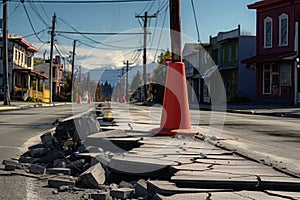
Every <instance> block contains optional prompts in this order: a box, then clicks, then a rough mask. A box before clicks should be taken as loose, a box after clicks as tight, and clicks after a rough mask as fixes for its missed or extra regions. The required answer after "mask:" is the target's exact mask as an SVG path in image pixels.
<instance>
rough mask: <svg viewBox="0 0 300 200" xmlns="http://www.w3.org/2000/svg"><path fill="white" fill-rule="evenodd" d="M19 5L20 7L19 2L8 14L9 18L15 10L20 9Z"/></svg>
mask: <svg viewBox="0 0 300 200" xmlns="http://www.w3.org/2000/svg"><path fill="white" fill-rule="evenodd" d="M20 5H21V2H19V3H18V4H17V5H16V6H15V8H14V9H13V10H12V11H11V13H10V14H9V17H10V16H12V15H13V14H14V13H15V12H16V11H17V9H18V8H19V7H20Z"/></svg>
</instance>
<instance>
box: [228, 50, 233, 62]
mask: <svg viewBox="0 0 300 200" xmlns="http://www.w3.org/2000/svg"><path fill="white" fill-rule="evenodd" d="M228 61H232V47H228Z"/></svg>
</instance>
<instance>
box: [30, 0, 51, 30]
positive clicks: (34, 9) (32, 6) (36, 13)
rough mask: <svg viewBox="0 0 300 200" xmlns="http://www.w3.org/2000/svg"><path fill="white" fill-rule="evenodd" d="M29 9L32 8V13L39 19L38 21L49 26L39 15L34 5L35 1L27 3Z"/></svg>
mask: <svg viewBox="0 0 300 200" xmlns="http://www.w3.org/2000/svg"><path fill="white" fill-rule="evenodd" d="M29 5H30V7H31V9H32V10H33V12H34V14H35V15H36V16H37V18H38V19H40V21H41V22H42V23H43V24H44V25H46V26H48V27H49V25H48V24H47V22H46V21H45V20H44V19H43V17H42V16H41V15H40V13H39V11H38V9H37V8H36V6H35V3H29Z"/></svg>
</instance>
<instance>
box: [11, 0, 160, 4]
mask: <svg viewBox="0 0 300 200" xmlns="http://www.w3.org/2000/svg"><path fill="white" fill-rule="evenodd" d="M9 1H10V2H20V1H19V0H9ZM148 1H155V0H102V1H50V0H49V1H43V0H41V1H38V0H27V1H24V2H29V3H31V2H37V3H45V4H102V3H138V2H148Z"/></svg>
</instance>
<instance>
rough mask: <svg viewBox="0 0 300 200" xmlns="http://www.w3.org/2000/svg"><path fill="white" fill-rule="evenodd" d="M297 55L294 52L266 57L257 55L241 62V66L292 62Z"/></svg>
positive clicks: (267, 55)
mask: <svg viewBox="0 0 300 200" xmlns="http://www.w3.org/2000/svg"><path fill="white" fill-rule="evenodd" d="M296 55H297V53H296V52H295V51H290V52H284V53H282V52H281V53H273V54H266V55H257V56H254V57H251V58H247V59H245V60H242V61H241V62H242V63H243V64H252V63H264V62H279V61H282V60H293V59H294V58H295V56H296Z"/></svg>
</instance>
